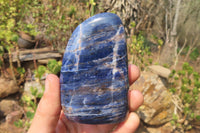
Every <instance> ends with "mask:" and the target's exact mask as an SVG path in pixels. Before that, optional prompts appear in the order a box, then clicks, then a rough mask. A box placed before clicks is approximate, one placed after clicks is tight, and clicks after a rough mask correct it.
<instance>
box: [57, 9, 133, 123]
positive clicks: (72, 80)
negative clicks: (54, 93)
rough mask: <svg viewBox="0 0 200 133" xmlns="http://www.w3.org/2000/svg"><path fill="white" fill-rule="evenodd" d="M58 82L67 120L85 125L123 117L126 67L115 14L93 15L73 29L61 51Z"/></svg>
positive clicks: (118, 119)
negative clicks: (62, 55)
mask: <svg viewBox="0 0 200 133" xmlns="http://www.w3.org/2000/svg"><path fill="white" fill-rule="evenodd" d="M60 84H61V104H62V107H63V110H64V113H65V115H66V116H67V118H68V119H70V120H72V121H75V122H79V123H85V124H106V123H118V122H121V121H123V120H124V118H125V116H126V113H127V109H128V102H127V92H128V88H129V82H128V66H127V51H126V40H125V32H124V28H123V26H122V23H121V20H120V18H119V17H118V16H117V15H115V14H112V13H101V14H97V15H95V16H93V17H91V18H89V19H87V20H85V21H84V22H83V23H81V24H80V25H79V26H78V27H77V28H76V29H75V31H74V32H73V34H72V36H71V38H70V40H69V42H68V44H67V47H66V51H65V53H64V57H63V64H62V68H61V74H60Z"/></svg>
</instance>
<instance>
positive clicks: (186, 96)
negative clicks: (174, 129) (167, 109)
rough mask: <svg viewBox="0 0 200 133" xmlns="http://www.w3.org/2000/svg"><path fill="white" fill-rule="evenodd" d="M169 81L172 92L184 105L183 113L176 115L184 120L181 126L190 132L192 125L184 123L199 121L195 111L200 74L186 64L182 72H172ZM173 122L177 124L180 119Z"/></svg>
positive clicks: (199, 92) (199, 90) (199, 87)
mask: <svg viewBox="0 0 200 133" xmlns="http://www.w3.org/2000/svg"><path fill="white" fill-rule="evenodd" d="M169 81H170V86H171V88H170V91H171V92H172V93H173V94H175V95H178V96H179V98H180V99H181V101H182V103H181V104H182V105H183V107H182V109H183V112H180V113H179V114H176V115H177V116H176V117H177V118H179V119H183V122H182V124H181V126H182V127H183V128H184V129H185V130H188V129H190V128H191V125H190V124H187V125H186V124H184V122H185V121H188V122H189V123H190V121H193V120H198V118H199V115H198V114H195V109H196V103H197V101H198V100H199V94H200V74H199V73H198V72H195V71H194V69H193V67H192V66H190V65H189V63H184V64H183V66H182V69H181V70H179V71H177V72H176V71H175V70H173V71H172V73H171V74H170V80H169ZM173 121H174V122H173V123H175V124H177V123H179V122H178V119H173ZM179 124H180V123H179Z"/></svg>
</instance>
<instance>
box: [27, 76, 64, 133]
mask: <svg viewBox="0 0 200 133" xmlns="http://www.w3.org/2000/svg"><path fill="white" fill-rule="evenodd" d="M60 111H61V105H60V86H59V78H58V77H57V76H56V75H53V74H50V75H48V76H47V79H46V81H45V92H44V95H43V97H42V99H41V100H40V102H39V104H38V108H37V111H36V113H35V116H34V119H33V122H32V125H31V127H30V129H29V133H36V132H37V133H40V132H41V133H51V132H54V131H55V128H56V125H57V122H58V119H59V116H60Z"/></svg>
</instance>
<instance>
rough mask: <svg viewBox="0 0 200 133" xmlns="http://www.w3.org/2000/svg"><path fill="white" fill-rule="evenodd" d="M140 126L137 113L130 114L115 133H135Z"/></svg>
mask: <svg viewBox="0 0 200 133" xmlns="http://www.w3.org/2000/svg"><path fill="white" fill-rule="evenodd" d="M139 124H140V119H139V117H138V116H137V114H136V113H134V112H131V113H129V115H128V117H127V119H126V120H125V121H124V122H122V123H120V125H119V126H118V127H117V128H116V129H115V130H114V132H113V133H133V132H135V131H136V129H137V128H138V126H139Z"/></svg>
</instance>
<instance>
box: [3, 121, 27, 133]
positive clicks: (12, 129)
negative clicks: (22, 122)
mask: <svg viewBox="0 0 200 133" xmlns="http://www.w3.org/2000/svg"><path fill="white" fill-rule="evenodd" d="M0 133H25V131H24V129H23V128H19V127H16V126H15V125H14V124H8V123H5V122H4V123H2V124H0Z"/></svg>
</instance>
